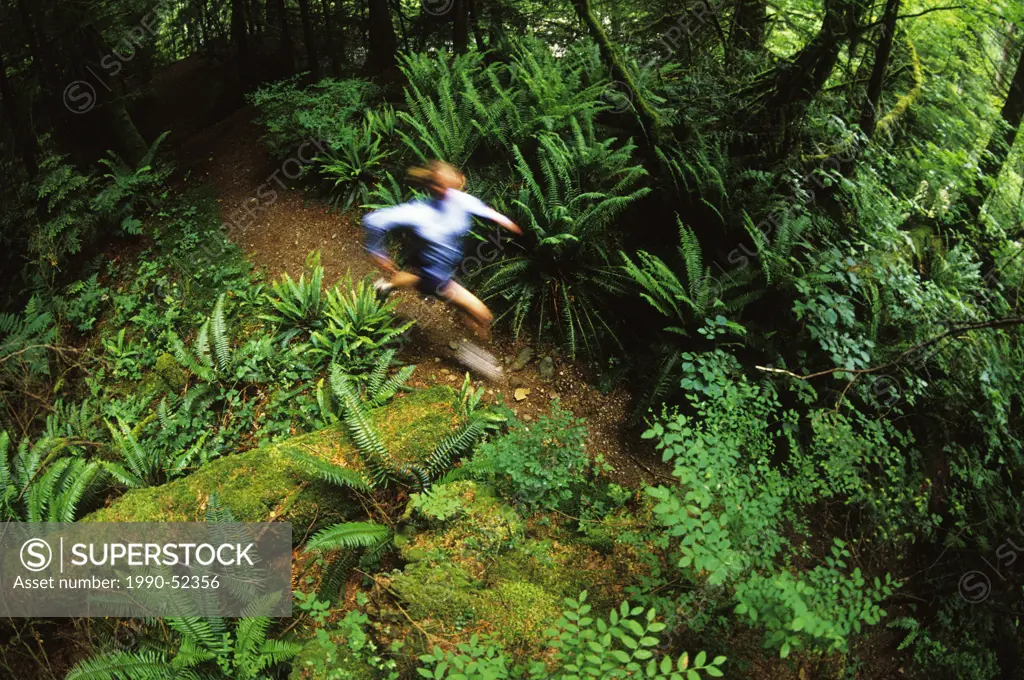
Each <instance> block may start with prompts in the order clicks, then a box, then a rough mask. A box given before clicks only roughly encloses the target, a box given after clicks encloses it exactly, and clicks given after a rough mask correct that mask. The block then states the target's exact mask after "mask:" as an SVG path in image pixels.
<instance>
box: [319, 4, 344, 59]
mask: <svg viewBox="0 0 1024 680" xmlns="http://www.w3.org/2000/svg"><path fill="white" fill-rule="evenodd" d="M320 9H321V11H322V12H323V13H324V30H325V31H327V58H328V60H329V61H330V63H331V75H332V76H334V77H335V78H337V77H338V76H339V75H340V74H341V62H340V61H339V58H338V43H340V44H341V45H344V44H345V41H344V39H342V40H339V41H337V42H336V41H335V40H334V17H332V16H331V14H332V13H333V12H334V8H333V7H331V0H320ZM339 30H340V29H339ZM342 38H343V36H342ZM341 58H342V59H344V55H342V57H341Z"/></svg>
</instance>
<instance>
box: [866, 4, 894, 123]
mask: <svg viewBox="0 0 1024 680" xmlns="http://www.w3.org/2000/svg"><path fill="white" fill-rule="evenodd" d="M900 4H901V3H900V0H886V3H885V11H884V12H883V13H882V24H881V26H880V27H879V32H880V35H879V37H878V45H877V47H875V61H874V63H873V64H872V66H871V77H870V78H869V79H868V91H867V100H866V101H865V102H864V109H863V111H861V116H860V128H861V130H863V131H864V134H865V135H867V136H868V137H871V136H872V135H874V134H875V128H876V127H877V125H878V114H879V111H878V104H879V102H880V101H881V99H882V87H883V86H884V85H885V74H886V72H887V71H888V70H889V61H890V60H891V59H892V43H893V39H894V38H895V36H896V20H897V19H898V18H899V14H900Z"/></svg>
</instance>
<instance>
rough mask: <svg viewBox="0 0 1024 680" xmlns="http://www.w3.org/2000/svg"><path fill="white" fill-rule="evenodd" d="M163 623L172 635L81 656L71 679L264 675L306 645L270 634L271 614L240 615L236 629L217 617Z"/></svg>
mask: <svg viewBox="0 0 1024 680" xmlns="http://www.w3.org/2000/svg"><path fill="white" fill-rule="evenodd" d="M163 623H164V624H166V626H167V628H169V629H170V631H171V633H172V635H170V636H168V635H166V634H159V635H153V636H151V637H147V638H145V639H144V640H142V641H141V643H140V647H141V649H139V650H135V651H123V650H121V651H114V652H109V653H105V654H99V655H97V656H93V657H91V658H88V659H85V660H83V661H80V662H79V663H78V664H76V665H75V667H74V668H72V669H71V671H70V672H69V673H68V675H67V680H190V679H191V680H262V679H263V678H266V677H270V675H271V673H270V672H271V671H272V670H273V669H275V668H276V667H278V666H280V665H281V664H283V663H285V662H287V661H289V660H291V659H293V658H294V657H295V656H297V655H298V653H299V652H300V651H301V650H302V645H301V644H299V643H296V642H290V641H285V640H275V639H270V638H268V637H267V636H268V632H269V630H270V624H271V619H269V618H267V617H244V618H241V619H238V621H237V623H236V624H235V626H234V629H233V630H232V629H231V627H230V626H229V625H228V624H227V623H226V622H224V621H223V620H222V619H219V618H199V617H190V618H167V619H163ZM158 631H159V629H157V630H155V631H154V632H158Z"/></svg>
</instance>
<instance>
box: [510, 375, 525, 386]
mask: <svg viewBox="0 0 1024 680" xmlns="http://www.w3.org/2000/svg"><path fill="white" fill-rule="evenodd" d="M525 384H526V383H525V382H524V381H523V379H522V378H521V377H519V376H518V375H513V376H510V377H509V379H508V386H509V387H511V388H516V387H522V386H523V385H525Z"/></svg>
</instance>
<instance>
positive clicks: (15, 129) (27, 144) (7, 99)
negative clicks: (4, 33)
mask: <svg viewBox="0 0 1024 680" xmlns="http://www.w3.org/2000/svg"><path fill="white" fill-rule="evenodd" d="M0 98H2V99H0V106H3V116H4V119H5V120H6V121H7V125H8V126H9V127H10V128H11V134H12V136H13V137H14V150H15V152H16V153H18V154H19V155H20V156H21V160H22V162H23V163H24V164H25V170H26V172H28V176H29V177H35V176H36V175H37V174H38V172H39V160H38V149H37V146H36V136H35V134H33V132H32V130H31V129H29V126H28V125H27V124H26V120H25V115H24V113H23V112H22V108H23V107H22V102H21V101H20V100H19V98H18V97H16V96H15V94H14V87H13V86H12V85H11V80H10V78H8V77H7V65H6V63H5V61H4V53H3V50H2V49H0Z"/></svg>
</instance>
